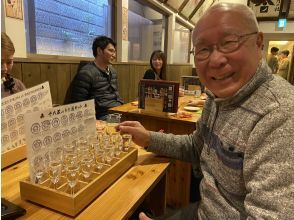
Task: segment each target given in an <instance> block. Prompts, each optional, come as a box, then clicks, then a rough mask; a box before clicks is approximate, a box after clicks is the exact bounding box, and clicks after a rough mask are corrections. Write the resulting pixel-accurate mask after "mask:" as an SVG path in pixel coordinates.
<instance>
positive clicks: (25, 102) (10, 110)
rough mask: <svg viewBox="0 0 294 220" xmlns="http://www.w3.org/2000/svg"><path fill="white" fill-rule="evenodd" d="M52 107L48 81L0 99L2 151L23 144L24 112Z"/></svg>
mask: <svg viewBox="0 0 294 220" xmlns="http://www.w3.org/2000/svg"><path fill="white" fill-rule="evenodd" d="M48 108H52V99H51V93H50V87H49V83H48V82H45V83H42V84H40V85H37V86H34V87H32V88H29V89H26V90H24V91H21V92H18V93H15V94H13V95H10V96H8V97H5V98H2V99H1V143H2V144H1V151H2V153H3V152H5V151H7V150H11V149H13V148H15V147H18V146H21V145H24V144H25V134H24V114H25V113H29V112H34V111H39V110H43V109H48Z"/></svg>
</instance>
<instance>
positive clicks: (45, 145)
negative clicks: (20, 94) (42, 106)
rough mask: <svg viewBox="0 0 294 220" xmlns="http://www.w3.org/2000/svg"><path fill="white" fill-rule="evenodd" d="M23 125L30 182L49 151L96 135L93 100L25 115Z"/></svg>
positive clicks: (33, 179)
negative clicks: (37, 165)
mask: <svg viewBox="0 0 294 220" xmlns="http://www.w3.org/2000/svg"><path fill="white" fill-rule="evenodd" d="M24 122H25V127H24V130H25V136H26V145H27V152H28V160H29V168H30V178H31V181H32V182H34V181H35V179H36V176H35V175H36V173H35V172H34V167H33V166H34V165H35V164H38V163H39V162H40V161H44V162H45V163H46V160H48V151H49V150H50V149H55V150H62V147H63V145H64V144H68V143H72V142H73V141H75V140H77V139H78V138H80V137H84V136H85V135H93V134H95V133H96V116H95V104H94V100H93V99H92V100H88V101H83V102H77V103H74V104H69V105H63V106H57V107H54V108H51V109H46V110H41V111H38V112H32V113H28V114H25V117H24Z"/></svg>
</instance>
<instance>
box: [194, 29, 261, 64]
mask: <svg viewBox="0 0 294 220" xmlns="http://www.w3.org/2000/svg"><path fill="white" fill-rule="evenodd" d="M257 33H258V32H252V33H248V34H243V35H237V34H230V35H228V36H226V37H224V38H223V39H222V40H221V41H220V42H219V43H217V44H213V45H209V46H207V45H201V44H199V45H195V47H194V48H193V50H192V51H190V53H192V54H193V55H194V56H195V58H196V60H199V61H201V60H206V59H207V58H208V57H209V56H210V54H211V53H212V51H213V48H214V46H215V47H216V49H217V50H218V51H220V52H222V53H232V52H234V51H236V50H238V49H239V48H240V46H241V44H242V43H243V42H245V40H246V37H248V36H251V35H254V34H257ZM244 39H245V40H244Z"/></svg>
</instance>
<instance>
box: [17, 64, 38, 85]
mask: <svg viewBox="0 0 294 220" xmlns="http://www.w3.org/2000/svg"><path fill="white" fill-rule="evenodd" d="M22 80H23V83H24V85H25V86H26V87H27V88H30V87H32V86H35V85H38V84H40V82H42V80H41V68H40V64H39V63H23V64H22Z"/></svg>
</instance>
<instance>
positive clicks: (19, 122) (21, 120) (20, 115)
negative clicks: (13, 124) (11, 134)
mask: <svg viewBox="0 0 294 220" xmlns="http://www.w3.org/2000/svg"><path fill="white" fill-rule="evenodd" d="M16 120H17V123H18V124H23V123H24V115H23V114H19V115H18V116H17V117H16Z"/></svg>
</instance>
